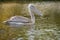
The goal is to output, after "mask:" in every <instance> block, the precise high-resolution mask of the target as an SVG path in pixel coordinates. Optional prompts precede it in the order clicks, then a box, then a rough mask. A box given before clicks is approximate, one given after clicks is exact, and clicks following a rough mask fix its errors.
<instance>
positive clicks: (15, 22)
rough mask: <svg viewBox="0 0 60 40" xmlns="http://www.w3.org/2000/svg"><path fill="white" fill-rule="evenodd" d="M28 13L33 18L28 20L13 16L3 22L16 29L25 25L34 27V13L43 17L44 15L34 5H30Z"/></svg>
mask: <svg viewBox="0 0 60 40" xmlns="http://www.w3.org/2000/svg"><path fill="white" fill-rule="evenodd" d="M28 11H29V14H30V16H31V18H27V17H23V16H13V17H11V18H10V19H8V20H6V21H3V23H5V24H8V25H10V26H14V27H15V26H23V25H33V24H34V23H35V16H34V14H33V13H36V14H38V15H40V16H43V14H42V13H41V12H40V11H39V10H37V8H36V7H35V6H34V5H33V4H29V5H28Z"/></svg>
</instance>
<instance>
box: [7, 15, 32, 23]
mask: <svg viewBox="0 0 60 40" xmlns="http://www.w3.org/2000/svg"><path fill="white" fill-rule="evenodd" d="M8 21H12V22H14V21H15V22H22V23H23V22H24V23H25V22H31V20H30V19H28V18H26V17H23V16H13V17H11V18H10V19H9V20H8Z"/></svg>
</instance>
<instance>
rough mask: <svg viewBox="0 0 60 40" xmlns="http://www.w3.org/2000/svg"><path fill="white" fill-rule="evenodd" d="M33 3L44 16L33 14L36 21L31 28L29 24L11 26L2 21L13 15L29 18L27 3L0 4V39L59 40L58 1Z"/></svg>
mask: <svg viewBox="0 0 60 40" xmlns="http://www.w3.org/2000/svg"><path fill="white" fill-rule="evenodd" d="M33 4H35V5H36V7H37V8H38V9H39V10H41V12H42V13H43V14H44V17H40V16H38V15H35V17H36V23H35V25H34V27H35V28H32V30H30V27H29V26H22V27H18V28H12V27H10V26H8V25H5V24H3V23H2V22H3V21H4V20H7V19H9V18H10V17H11V16H14V15H19V16H20V15H22V16H25V17H28V18H29V17H30V16H29V14H28V13H29V12H28V9H27V5H28V3H25V4H19V3H2V4H1V5H0V8H1V9H0V40H18V39H21V40H60V18H59V17H60V11H59V10H60V7H59V6H60V3H59V2H56V3H55V2H50V3H48V2H41V3H33ZM25 14H26V15H25Z"/></svg>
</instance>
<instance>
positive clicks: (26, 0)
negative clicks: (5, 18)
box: [0, 0, 60, 2]
mask: <svg viewBox="0 0 60 40" xmlns="http://www.w3.org/2000/svg"><path fill="white" fill-rule="evenodd" d="M33 1H38V2H41V1H60V0H0V2H33Z"/></svg>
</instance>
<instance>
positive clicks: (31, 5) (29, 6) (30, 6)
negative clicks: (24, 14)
mask: <svg viewBox="0 0 60 40" xmlns="http://www.w3.org/2000/svg"><path fill="white" fill-rule="evenodd" d="M28 9H29V10H30V11H32V12H34V13H36V14H38V15H40V16H43V14H42V13H41V11H39V10H38V9H37V8H36V7H35V6H34V4H29V5H28Z"/></svg>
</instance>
